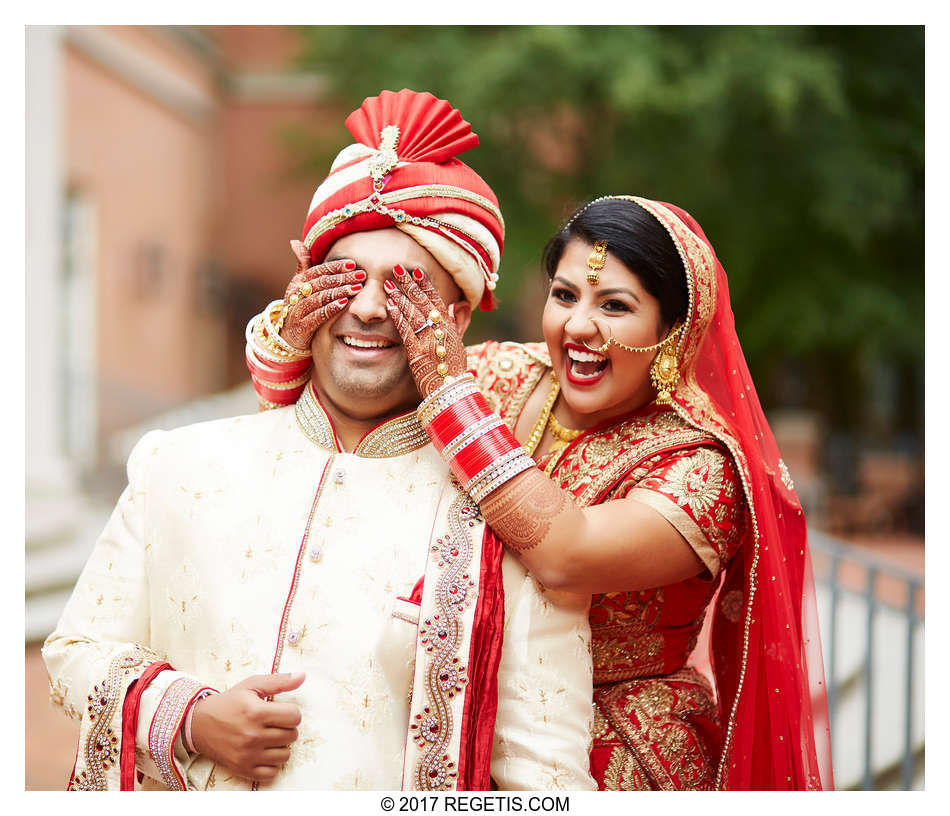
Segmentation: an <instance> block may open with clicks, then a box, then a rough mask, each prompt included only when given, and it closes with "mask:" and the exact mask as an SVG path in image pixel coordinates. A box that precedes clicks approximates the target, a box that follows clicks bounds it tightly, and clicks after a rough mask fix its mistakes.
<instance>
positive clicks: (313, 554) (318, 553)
mask: <svg viewBox="0 0 950 816" xmlns="http://www.w3.org/2000/svg"><path fill="white" fill-rule="evenodd" d="M321 558H323V550H321V549H320V548H319V547H314V548H313V549H312V550H310V560H311V561H313V563H314V564H316V563H317V562H318V561H319V560H320V559H321Z"/></svg>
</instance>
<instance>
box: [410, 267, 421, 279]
mask: <svg viewBox="0 0 950 816" xmlns="http://www.w3.org/2000/svg"><path fill="white" fill-rule="evenodd" d="M412 277H414V278H415V279H416V280H422V270H421V269H413V270H412Z"/></svg>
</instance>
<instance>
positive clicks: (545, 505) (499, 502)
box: [480, 468, 706, 593]
mask: <svg viewBox="0 0 950 816" xmlns="http://www.w3.org/2000/svg"><path fill="white" fill-rule="evenodd" d="M480 506H481V510H482V514H483V515H484V516H485V519H486V520H487V521H488V523H489V524H490V525H491V527H492V529H494V531H495V532H496V533H497V534H498V536H499V537H500V538H501V539H502V541H504V542H505V544H506V545H507V546H508V548H509V549H510V550H511V551H513V552H514V553H515V555H517V556H518V558H519V559H520V560H521V562H522V563H523V564H524V565H525V567H526V568H527V569H528V570H530V571H531V572H532V573H534V575H535V576H536V577H537V579H538V580H539V581H540V582H541V583H542V584H544V586H546V587H551V588H553V589H564V590H569V591H571V592H586V593H594V592H615V591H622V590H627V591H633V590H638V589H646V588H647V587H655V586H665V585H667V584H672V583H676V582H678V581H682V580H685V579H686V578H691V577H693V576H694V575H699V574H700V573H701V572H703V570H705V569H706V565H705V564H704V563H703V561H702V560H701V559H700V558H699V556H698V555H697V554H696V551H695V550H694V549H693V548H692V547H691V546H690V545H689V544H688V543H687V541H686V539H685V538H684V537H683V536H682V535H681V534H680V532H679V531H678V530H677V529H676V527H674V526H673V525H672V524H671V523H670V521H668V520H667V519H666V518H664V516H663V515H661V514H660V513H659V512H658V511H657V510H654V509H653V508H651V507H649V506H647V505H646V504H643V503H641V502H639V501H637V500H636V499H632V498H627V499H621V500H619V501H611V502H606V503H605V504H598V505H595V506H593V507H581V506H580V505H579V504H578V503H577V502H576V501H575V500H574V497H573V496H572V495H571V494H570V493H568V492H566V491H564V490H561V489H560V488H559V487H557V485H555V484H554V483H553V482H552V481H551V480H550V479H549V478H548V477H547V476H545V475H544V474H543V473H542V472H541V471H540V470H538V469H537V468H533V469H531V470H526V471H525V472H523V473H521V474H519V475H518V476H516V477H515V478H514V479H512V480H511V481H509V482H506V483H505V484H503V485H502V486H501V487H499V488H498V489H497V490H495V491H494V492H492V493H491V494H490V495H489V496H487V497H486V498H484V499H482V502H481V505H480Z"/></svg>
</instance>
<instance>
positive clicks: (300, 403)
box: [294, 384, 339, 451]
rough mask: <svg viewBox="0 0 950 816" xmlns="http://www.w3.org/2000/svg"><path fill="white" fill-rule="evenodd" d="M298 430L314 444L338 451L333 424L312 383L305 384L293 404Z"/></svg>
mask: <svg viewBox="0 0 950 816" xmlns="http://www.w3.org/2000/svg"><path fill="white" fill-rule="evenodd" d="M294 412H295V413H296V415H297V423H298V424H299V425H300V430H301V431H303V434H304V436H306V437H307V439H309V440H310V441H311V442H313V444H314V445H317V446H318V447H321V448H323V449H324V450H328V451H338V450H339V446H338V445H337V442H336V435H335V434H334V433H333V424H332V423H331V422H330V418H329V417H328V416H327V414H326V411H324V410H323V406H322V405H320V401H319V400H318V399H317V397H316V395H315V394H314V393H313V384H309V385H307V387H306V388H304V390H303V393H302V394H301V395H300V398H299V399H298V400H297V404H296V405H295V406H294Z"/></svg>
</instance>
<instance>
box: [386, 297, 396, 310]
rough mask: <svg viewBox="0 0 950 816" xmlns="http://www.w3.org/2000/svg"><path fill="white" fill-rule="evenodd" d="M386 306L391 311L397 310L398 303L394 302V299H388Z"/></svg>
mask: <svg viewBox="0 0 950 816" xmlns="http://www.w3.org/2000/svg"><path fill="white" fill-rule="evenodd" d="M386 305H387V306H388V307H389V308H390V309H395V308H396V301H394V300H393V299H392V298H386Z"/></svg>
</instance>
